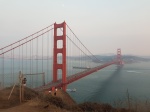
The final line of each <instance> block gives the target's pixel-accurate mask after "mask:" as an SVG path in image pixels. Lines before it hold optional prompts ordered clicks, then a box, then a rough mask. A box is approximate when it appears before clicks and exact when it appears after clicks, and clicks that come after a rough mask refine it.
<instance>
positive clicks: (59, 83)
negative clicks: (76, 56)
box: [35, 61, 118, 91]
mask: <svg viewBox="0 0 150 112" xmlns="http://www.w3.org/2000/svg"><path fill="white" fill-rule="evenodd" d="M117 63H118V62H117V61H113V62H109V63H106V64H104V65H100V66H97V67H94V68H89V69H87V70H85V71H83V72H79V73H77V74H74V75H71V76H68V77H67V82H66V83H65V84H70V83H72V82H74V81H76V80H79V79H81V78H83V77H85V76H87V75H90V74H92V73H94V72H97V71H98V70H101V69H103V68H105V67H107V66H110V65H112V64H117ZM62 85H63V83H62V80H61V79H60V80H58V81H57V82H50V83H48V84H46V85H45V86H40V87H37V88H35V90H36V91H42V90H50V89H51V88H52V87H57V88H58V87H61V86H62Z"/></svg>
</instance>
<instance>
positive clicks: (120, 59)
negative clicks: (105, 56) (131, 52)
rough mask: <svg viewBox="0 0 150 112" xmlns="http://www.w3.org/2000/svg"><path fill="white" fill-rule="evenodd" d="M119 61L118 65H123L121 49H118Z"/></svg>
mask: <svg viewBox="0 0 150 112" xmlns="http://www.w3.org/2000/svg"><path fill="white" fill-rule="evenodd" d="M117 61H118V65H123V61H122V55H121V49H117Z"/></svg>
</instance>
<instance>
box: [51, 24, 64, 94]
mask: <svg viewBox="0 0 150 112" xmlns="http://www.w3.org/2000/svg"><path fill="white" fill-rule="evenodd" d="M58 28H61V29H62V32H63V33H62V35H58ZM59 40H60V41H62V48H59V47H58V45H57V44H58V42H57V41H59ZM53 50H54V51H53V82H56V81H57V80H58V70H62V83H63V85H62V89H63V90H64V91H66V88H67V84H66V23H65V22H63V23H61V24H56V23H54V49H53ZM58 54H62V55H61V56H62V63H58Z"/></svg>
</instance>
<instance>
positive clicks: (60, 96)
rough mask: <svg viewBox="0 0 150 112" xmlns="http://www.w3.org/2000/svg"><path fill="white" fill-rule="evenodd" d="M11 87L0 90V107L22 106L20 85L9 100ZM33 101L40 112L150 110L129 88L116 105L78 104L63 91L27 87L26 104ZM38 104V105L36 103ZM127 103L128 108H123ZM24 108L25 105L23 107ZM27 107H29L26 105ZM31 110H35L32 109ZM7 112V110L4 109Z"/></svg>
mask: <svg viewBox="0 0 150 112" xmlns="http://www.w3.org/2000/svg"><path fill="white" fill-rule="evenodd" d="M10 90H11V88H6V89H4V90H1V91H0V109H7V108H10V107H15V106H16V107H17V106H20V102H19V97H18V96H19V87H18V86H17V87H16V88H15V90H14V92H13V94H12V96H11V98H10V100H8V95H9V93H10ZM28 102H30V105H28V106H31V102H32V105H33V104H34V108H33V109H37V110H38V111H39V112H50V111H52V112H53V111H55V112H150V102H148V101H146V102H145V103H141V102H139V101H137V102H133V101H132V99H131V97H130V95H129V92H128V90H127V100H126V101H121V100H119V101H116V102H114V104H115V107H112V106H111V105H110V104H102V103H92V102H84V103H82V104H76V103H75V102H74V101H73V100H72V99H71V97H70V96H69V95H68V94H67V93H65V92H63V91H61V90H58V91H57V95H56V96H55V95H53V93H52V94H49V93H48V94H43V93H37V92H35V91H33V90H31V89H29V88H25V101H24V104H26V103H28ZM35 104H36V105H35ZM125 104H126V108H123V107H124V105H125ZM22 106H23V105H22ZM21 108H23V107H21ZM25 109H28V108H26V107H25ZM37 110H36V112H37ZM31 111H33V110H32V109H31ZM3 112H5V111H3ZM12 112H13V111H12Z"/></svg>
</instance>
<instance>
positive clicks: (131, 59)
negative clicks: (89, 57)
mask: <svg viewBox="0 0 150 112" xmlns="http://www.w3.org/2000/svg"><path fill="white" fill-rule="evenodd" d="M95 56H96V57H97V58H98V59H99V60H100V61H97V60H93V62H98V63H105V62H109V61H112V60H114V59H115V58H116V55H95ZM122 59H123V61H124V62H125V63H135V62H147V61H150V57H140V56H133V55H123V56H122Z"/></svg>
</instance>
